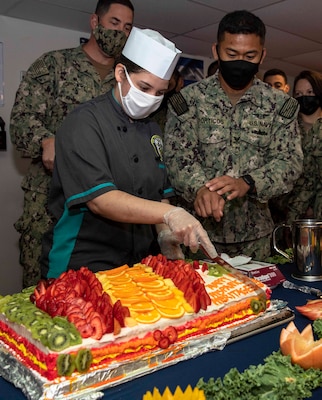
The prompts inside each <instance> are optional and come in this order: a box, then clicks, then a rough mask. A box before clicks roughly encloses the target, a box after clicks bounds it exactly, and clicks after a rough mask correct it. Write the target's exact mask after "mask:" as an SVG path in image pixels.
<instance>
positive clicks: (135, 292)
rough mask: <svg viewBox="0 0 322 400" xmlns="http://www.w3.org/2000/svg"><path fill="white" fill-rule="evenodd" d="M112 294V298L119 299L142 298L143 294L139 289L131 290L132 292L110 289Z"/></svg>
mask: <svg viewBox="0 0 322 400" xmlns="http://www.w3.org/2000/svg"><path fill="white" fill-rule="evenodd" d="M112 294H113V296H114V297H119V298H121V299H123V298H127V297H143V296H144V293H143V292H142V291H141V290H140V289H139V288H136V289H132V290H113V289H112Z"/></svg>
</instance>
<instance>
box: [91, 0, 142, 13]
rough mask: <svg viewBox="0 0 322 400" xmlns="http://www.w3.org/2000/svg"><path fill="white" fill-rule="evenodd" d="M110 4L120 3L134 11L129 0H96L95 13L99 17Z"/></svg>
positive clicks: (106, 10)
mask: <svg viewBox="0 0 322 400" xmlns="http://www.w3.org/2000/svg"><path fill="white" fill-rule="evenodd" d="M112 4H121V5H122V6H125V7H128V8H130V9H131V10H132V11H133V13H134V6H133V4H132V3H131V1H130V0H98V2H97V5H96V9H95V14H96V15H98V16H99V17H103V16H104V15H105V14H106V13H107V12H108V10H109V9H110V7H111V5H112Z"/></svg>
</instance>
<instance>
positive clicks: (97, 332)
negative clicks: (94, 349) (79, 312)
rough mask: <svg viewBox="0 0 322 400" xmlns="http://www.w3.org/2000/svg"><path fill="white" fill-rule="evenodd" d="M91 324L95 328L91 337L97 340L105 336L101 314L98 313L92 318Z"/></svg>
mask: <svg viewBox="0 0 322 400" xmlns="http://www.w3.org/2000/svg"><path fill="white" fill-rule="evenodd" d="M90 325H91V327H92V328H93V332H92V335H91V338H92V339H95V340H100V339H101V338H102V336H103V326H102V321H101V318H100V316H99V315H97V316H95V317H94V318H92V319H91V320H90Z"/></svg>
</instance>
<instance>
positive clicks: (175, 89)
mask: <svg viewBox="0 0 322 400" xmlns="http://www.w3.org/2000/svg"><path fill="white" fill-rule="evenodd" d="M183 84H184V81H183V78H182V76H181V74H180V72H179V71H178V69H175V70H174V71H173V74H172V76H171V78H170V81H169V87H168V89H167V91H166V92H165V93H164V97H163V100H162V103H161V105H160V107H159V108H158V109H157V110H156V111H155V112H153V113H152V114H151V115H150V118H152V119H153V120H154V121H156V122H157V123H158V124H159V126H160V128H161V131H162V132H163V131H164V127H165V124H166V121H167V112H168V101H171V102H172V103H173V104H175V103H176V96H175V95H176V93H179V92H180V90H181V89H182V87H183Z"/></svg>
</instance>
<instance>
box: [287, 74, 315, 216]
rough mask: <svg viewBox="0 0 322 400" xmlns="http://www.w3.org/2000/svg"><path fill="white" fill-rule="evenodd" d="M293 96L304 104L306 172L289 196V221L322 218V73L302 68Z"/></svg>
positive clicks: (302, 122) (302, 119)
mask: <svg viewBox="0 0 322 400" xmlns="http://www.w3.org/2000/svg"><path fill="white" fill-rule="evenodd" d="M293 87H294V89H293V96H294V97H295V98H296V100H297V101H298V102H299V104H300V112H299V124H300V129H301V134H302V147H303V154H304V160H303V173H302V175H301V177H300V178H299V179H298V180H297V182H296V184H295V186H294V189H293V190H292V192H291V194H290V196H289V199H288V204H287V207H288V212H287V222H288V223H291V222H292V221H294V220H295V219H298V218H316V219H319V220H321V219H322V74H321V73H319V72H316V71H302V72H301V73H300V74H299V75H297V76H296V77H295V79H294V86H293Z"/></svg>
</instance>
